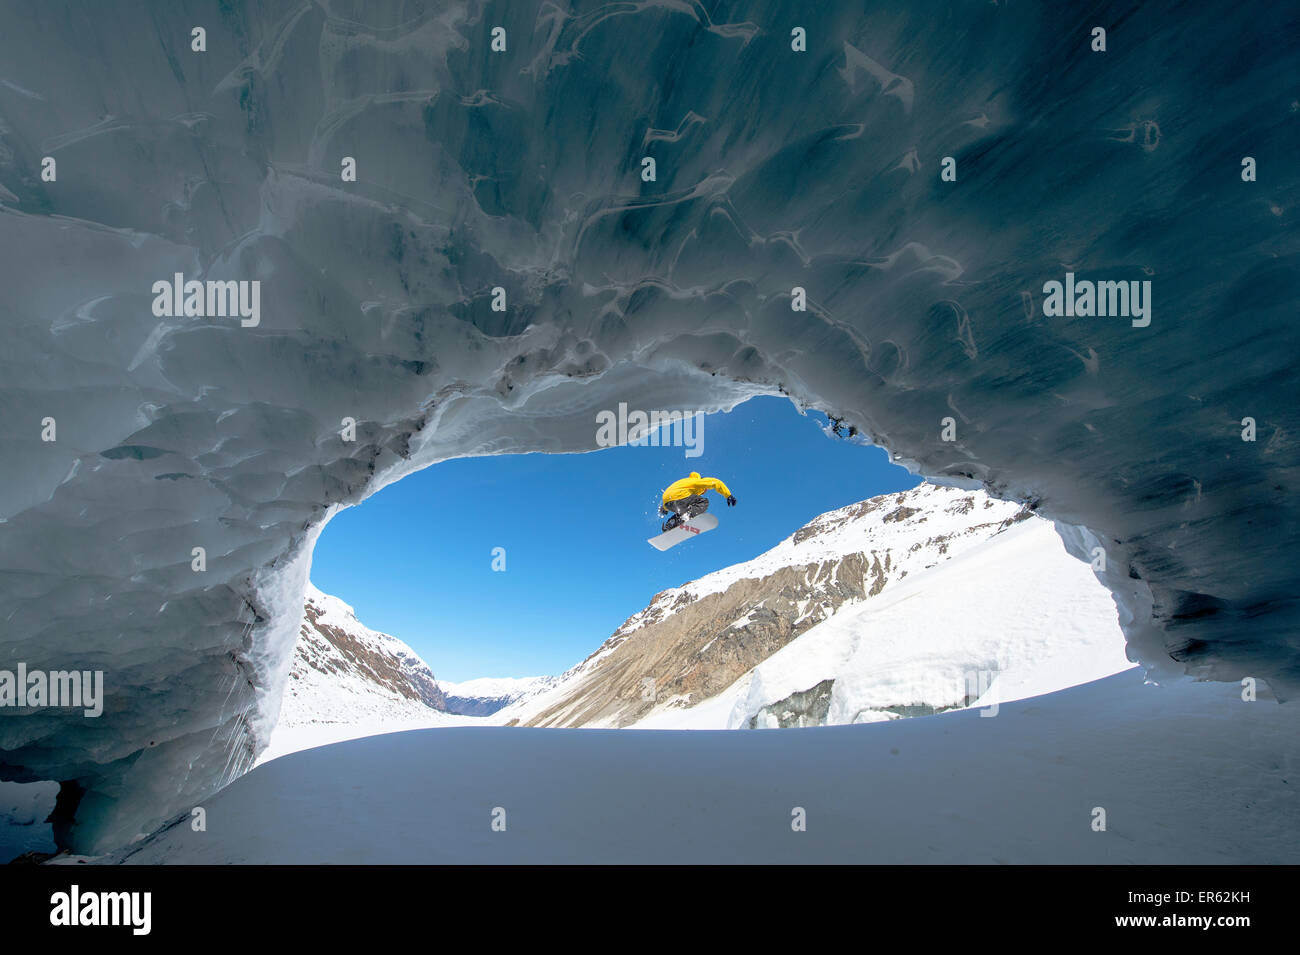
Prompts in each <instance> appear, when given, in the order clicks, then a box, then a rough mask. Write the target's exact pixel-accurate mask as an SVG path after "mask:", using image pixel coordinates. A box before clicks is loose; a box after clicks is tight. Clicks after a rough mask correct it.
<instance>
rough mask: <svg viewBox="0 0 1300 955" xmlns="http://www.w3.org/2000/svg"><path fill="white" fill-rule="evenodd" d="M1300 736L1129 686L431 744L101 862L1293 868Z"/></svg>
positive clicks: (303, 776) (283, 769)
mask: <svg viewBox="0 0 1300 955" xmlns="http://www.w3.org/2000/svg"><path fill="white" fill-rule="evenodd" d="M1298 720H1300V715H1298V713H1297V710H1296V709H1295V707H1294V706H1293V705H1289V704H1284V705H1280V706H1279V705H1277V704H1276V703H1275V702H1272V701H1270V700H1259V701H1256V702H1250V703H1247V702H1243V701H1242V699H1241V697H1240V688H1239V687H1236V686H1233V685H1229V684H1205V683H1200V684H1198V683H1192V682H1190V681H1186V680H1182V681H1178V682H1177V683H1175V684H1173V685H1169V686H1156V685H1151V684H1147V685H1144V684H1143V681H1142V677H1141V675H1140V674H1139V673H1137V672H1128V673H1121V674H1117V675H1115V676H1111V677H1107V678H1106V679H1103V680H1100V681H1098V682H1095V683H1089V684H1085V685H1083V686H1079V687H1074V688H1072V689H1069V690H1064V691H1062V692H1059V693H1054V694H1051V695H1050V696H1044V697H1035V698H1033V699H1029V700H1021V701H1017V702H1013V703H1008V704H1005V705H1003V706H1002V707H1001V708H1000V710H999V712H998V714H997V715H996V716H995V717H992V718H987V717H982V716H980V714H979V713H978V712H976V711H974V710H961V711H955V712H950V713H944V714H940V715H938V716H930V717H921V718H917V719H907V720H898V721H893V722H888V723H874V724H866V725H858V726H829V727H815V728H811V729H797V730H789V731H786V732H774V733H730V732H697V733H681V732H677V733H674V732H663V731H645V730H618V731H616V730H563V729H560V730H556V729H518V728H485V729H474V730H468V729H439V730H419V731H415V732H410V733H396V734H390V735H386V736H378V737H373V738H371V739H364V740H356V741H353V742H350V743H341V744H338V745H335V746H328V747H324V748H322V749H314V750H310V751H308V752H302V753H295V754H293V755H291V756H288V757H285V758H284V759H278V760H276V761H275V762H272V763H268V764H265V765H262V766H259V767H258V768H257V769H255V770H253V771H252V772H251V773H249V774H248V775H246V776H244V777H243V778H241V779H239V780H237V781H236V782H234V783H233V784H232V785H230V786H229V787H228V788H227V789H225V790H224V791H222V792H221V793H218V794H217V795H216V796H214V797H212V798H211V799H209V800H208V801H206V802H205V804H204V805H205V806H206V808H207V810H208V823H209V824H208V831H207V832H205V833H195V832H192V831H191V829H190V827H189V826H188V825H187V824H185V818H184V817H182V818H181V820H180V822H179V823H178V824H176V825H173V826H171V827H170V828H168V829H166V830H164V831H162V832H161V833H159V834H157V835H155V836H153V837H151V838H149V839H147V840H145V841H144V842H142V843H139V844H137V845H136V846H133V847H131V848H130V849H128V850H125V851H124V852H123V853H119V854H117V855H115V856H114V857H112V858H111V859H109V860H105V861H116V860H119V859H124V861H126V862H129V863H142V864H153V863H204V864H228V863H272V862H275V863H320V862H361V863H369V862H382V863H488V862H592V863H609V862H613V863H661V862H664V863H667V862H731V863H735V862H740V863H774V862H878V863H948V862H954V863H1253V864H1258V863H1278V862H1280V863H1291V864H1295V863H1300V842H1297V840H1296V839H1295V833H1296V832H1297V831H1300V800H1297V799H1296V797H1295V790H1296V786H1297V785H1298V784H1300V778H1297V770H1298V769H1300V732H1298V730H1300V723H1298ZM496 807H500V808H501V809H504V810H505V813H506V816H505V818H506V831H504V832H498V831H493V829H492V828H491V823H492V813H493V810H494V809H495V808H496ZM796 807H802V808H803V809H804V810H805V812H806V816H807V829H806V831H805V832H794V831H792V828H791V820H792V813H793V810H794V809H795V808H796ZM1097 808H1101V809H1104V810H1105V814H1106V816H1105V819H1106V830H1105V831H1104V832H1097V831H1093V828H1092V822H1093V819H1094V814H1095V813H1094V810H1095V809H1097ZM67 861H71V860H67Z"/></svg>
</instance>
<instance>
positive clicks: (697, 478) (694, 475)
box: [691, 471, 700, 481]
mask: <svg viewBox="0 0 1300 955" xmlns="http://www.w3.org/2000/svg"><path fill="white" fill-rule="evenodd" d="M691 477H693V478H694V479H695V480H697V481H698V480H699V479H700V472H699V471H692V472H691Z"/></svg>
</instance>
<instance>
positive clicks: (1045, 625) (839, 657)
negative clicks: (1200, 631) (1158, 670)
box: [637, 520, 1133, 729]
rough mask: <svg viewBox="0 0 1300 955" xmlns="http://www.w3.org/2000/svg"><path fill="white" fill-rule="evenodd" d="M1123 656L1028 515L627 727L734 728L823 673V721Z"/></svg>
mask: <svg viewBox="0 0 1300 955" xmlns="http://www.w3.org/2000/svg"><path fill="white" fill-rule="evenodd" d="M1132 665H1133V664H1132V663H1131V662H1130V661H1129V660H1128V658H1127V657H1126V656H1125V655H1124V639H1123V634H1122V633H1121V632H1120V629H1119V624H1118V622H1117V620H1116V613H1115V604H1114V601H1113V600H1112V599H1111V596H1110V594H1109V593H1107V592H1106V591H1105V589H1104V588H1102V587H1101V586H1100V585H1099V584H1098V583H1097V580H1096V578H1095V577H1093V575H1092V572H1091V570H1090V569H1089V567H1088V565H1087V564H1084V563H1082V562H1081V561H1078V560H1075V559H1074V558H1073V557H1070V556H1069V555H1068V554H1066V553H1065V549H1064V547H1063V546H1062V545H1061V539H1060V537H1059V536H1058V535H1057V533H1056V531H1055V530H1054V529H1053V528H1052V526H1051V524H1049V523H1047V522H1046V521H1039V520H1029V521H1024V522H1022V523H1020V524H1017V525H1015V526H1013V527H1011V528H1009V529H1007V530H1005V531H1003V532H1002V533H1001V534H998V535H997V536H996V537H993V538H992V539H990V540H988V541H982V542H980V544H979V546H978V547H976V548H974V549H972V550H970V551H967V552H965V553H962V554H959V555H957V556H955V557H953V558H951V559H950V560H949V561H947V562H946V563H942V564H939V565H937V566H935V567H932V568H929V569H927V570H924V571H922V572H920V573H916V574H912V575H909V576H908V577H907V578H906V579H905V580H902V581H898V582H896V583H893V584H891V585H890V586H889V587H887V588H885V590H884V591H883V592H882V593H881V594H880V595H879V596H878V597H875V598H872V599H870V600H865V601H861V602H859V603H857V604H851V605H848V606H845V607H843V608H841V609H840V611H839V612H838V613H836V614H834V615H833V616H831V617H830V618H829V619H827V620H825V621H823V622H822V623H819V624H817V625H816V626H815V627H813V628H812V629H811V630H809V631H808V632H807V633H804V634H803V635H802V636H800V637H799V638H798V639H796V640H794V641H793V642H791V643H790V644H789V645H787V646H785V647H783V648H782V649H780V650H778V651H777V652H776V653H774V654H773V655H772V656H770V657H768V658H767V659H766V660H764V661H763V662H762V663H760V664H759V665H758V666H757V667H755V668H754V670H753V671H752V673H750V674H746V675H745V676H744V677H742V678H741V679H740V680H738V681H737V682H736V683H735V684H733V685H732V686H731V687H730V688H728V690H727V691H726V692H725V693H723V694H720V695H719V696H716V697H714V698H712V699H711V700H706V701H701V702H700V703H699V704H698V705H697V706H694V707H691V708H690V709H685V710H683V709H681V708H679V707H674V706H671V705H668V706H664V707H661V708H660V709H659V710H658V711H657V712H655V713H652V714H651V715H650V716H648V717H646V718H644V719H642V720H641V721H639V722H638V723H637V726H638V727H640V728H647V729H650V728H658V727H662V728H678V729H693V728H698V729H737V728H743V727H746V726H748V725H750V721H751V720H752V719H755V718H756V717H758V716H759V715H760V711H761V710H763V708H764V707H766V706H770V705H771V704H773V703H776V702H777V701H779V700H783V699H785V698H787V697H789V696H790V695H791V694H792V693H796V692H799V691H804V690H807V689H809V688H810V687H813V686H816V685H817V684H818V683H820V682H821V681H823V680H827V679H834V681H835V682H834V685H833V688H832V692H831V700H830V707H829V711H828V712H827V714H826V722H827V723H831V724H840V723H856V722H871V721H875V720H885V719H897V718H898V715H897V714H896V713H894V712H891V711H887V710H885V709H884V708H885V707H889V706H905V705H908V704H911V703H918V702H922V701H926V702H929V703H930V704H931V705H934V704H936V703H937V704H940V705H948V706H964V705H967V704H968V702H969V704H970V705H974V706H980V707H983V706H987V705H989V704H991V703H994V702H1006V701H1009V700H1017V699H1023V698H1024V697H1027V696H1036V695H1038V694H1041V693H1048V692H1052V691H1054V690H1059V689H1062V688H1064V687H1069V686H1073V685H1076V684H1079V683H1086V682H1088V681H1091V680H1096V679H1099V678H1101V677H1103V676H1109V675H1110V674H1112V673H1118V672H1120V671H1121V670H1126V669H1128V668H1130V667H1131V666H1132ZM968 694H969V701H968V699H967V696H968ZM757 725H758V726H760V727H762V726H771V725H774V722H773V721H772V720H771V719H770V717H769V718H768V719H767V720H766V721H764V720H762V719H760V720H759V722H758V723H757Z"/></svg>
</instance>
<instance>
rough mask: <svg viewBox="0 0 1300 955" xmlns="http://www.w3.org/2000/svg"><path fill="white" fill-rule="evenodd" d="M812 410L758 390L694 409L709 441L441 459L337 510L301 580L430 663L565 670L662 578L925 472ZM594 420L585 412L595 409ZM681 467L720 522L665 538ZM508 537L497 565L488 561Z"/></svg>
mask: <svg viewBox="0 0 1300 955" xmlns="http://www.w3.org/2000/svg"><path fill="white" fill-rule="evenodd" d="M826 423H827V422H826V418H825V417H824V416H823V415H820V414H816V413H809V414H808V415H806V416H803V415H800V414H799V413H798V412H797V411H796V410H795V409H794V406H793V405H792V404H791V403H790V402H789V401H787V400H785V399H784V398H754V399H751V400H750V401H747V402H745V403H744V404H742V405H740V406H739V407H738V408H736V409H735V410H734V411H732V412H731V413H730V414H714V415H709V416H708V417H707V418H705V419H704V431H703V437H704V441H703V452H704V453H703V454H702V455H700V456H698V457H692V458H687V457H685V454H684V450H683V449H682V448H680V447H677V448H654V447H617V448H609V449H607V450H603V451H593V452H590V453H587V454H525V455H500V456H496V457H480V458H465V459H458V460H454V461H446V462H443V463H441V464H436V465H434V466H433V467H431V468H426V469H425V470H424V471H421V472H420V473H418V474H412V475H410V476H409V477H407V478H405V479H403V480H401V481H399V482H397V483H396V484H393V485H390V486H389V487H387V488H385V489H384V490H382V491H380V492H379V493H378V494H375V495H374V496H372V497H371V498H370V499H368V500H367V501H365V502H364V503H363V504H361V505H359V506H357V507H353V508H350V509H348V510H346V511H343V512H342V513H340V514H338V515H337V516H336V517H335V518H334V519H333V520H332V521H330V523H329V525H328V526H327V527H326V528H325V531H324V532H323V533H322V534H321V537H320V540H319V542H318V543H317V546H316V552H315V557H314V560H313V566H312V573H311V577H312V581H313V583H315V584H316V586H317V587H319V588H320V589H321V590H323V591H325V592H326V593H330V594H334V595H335V596H337V597H339V598H340V599H342V600H344V601H346V602H347V603H350V604H351V605H352V606H353V607H354V608H355V609H356V611H357V617H358V618H359V619H360V620H361V621H362V623H364V624H366V626H368V627H371V628H373V629H376V630H382V631H384V632H386V633H391V634H393V635H394V636H396V637H400V638H401V639H402V640H405V641H406V642H407V643H409V644H410V645H411V646H412V647H413V648H414V649H415V651H416V652H417V653H419V654H420V655H421V656H422V657H424V659H425V660H426V661H427V662H428V664H429V666H431V667H432V668H433V671H434V673H435V674H436V675H437V676H438V678H439V679H443V680H451V681H461V680H468V679H472V678H474V677H484V676H536V675H539V674H550V673H560V672H562V671H563V670H565V669H567V668H568V667H570V666H572V665H573V664H575V663H577V662H579V661H580V660H581V659H582V658H583V657H585V656H587V654H589V653H590V652H591V651H592V650H594V649H596V647H598V646H599V645H600V644H601V643H602V642H603V641H604V640H605V638H606V637H608V636H609V635H610V634H611V633H613V631H614V630H616V629H617V628H618V626H619V625H620V624H621V623H622V622H623V621H624V620H625V619H627V618H628V617H629V616H631V615H632V614H634V613H636V612H637V611H638V610H640V609H642V608H643V607H644V606H645V605H646V604H647V603H648V602H649V601H650V598H651V597H653V596H654V595H655V594H656V593H658V592H659V591H661V590H665V589H667V588H669V587H676V586H678V585H680V584H682V583H684V582H686V581H688V580H692V579H694V578H697V577H702V576H703V575H705V574H707V573H709V572H710V571H713V570H717V569H718V568H720V567H725V566H727V565H729V564H734V563H738V562H740V561H744V560H749V559H750V558H752V557H756V556H758V555H759V554H761V553H762V552H763V551H765V550H767V549H768V548H770V547H772V546H773V545H775V544H776V543H778V542H779V541H780V540H781V539H782V538H784V537H787V536H789V535H790V534H791V533H792V532H794V531H795V530H796V529H797V528H799V527H801V526H802V525H804V524H806V523H807V522H808V521H809V520H810V519H811V518H813V517H815V516H817V515H818V514H821V513H822V512H824V511H828V510H831V509H833V508H836V507H842V506H844V505H845V504H851V503H853V502H855V501H860V500H862V499H864V498H868V497H872V496H873V495H876V494H883V493H886V492H888V491H897V490H902V489H904V488H910V487H913V486H915V485H916V484H917V483H918V479H917V478H916V477H914V476H913V475H911V474H909V473H908V472H907V471H906V470H904V469H903V468H900V467H898V466H896V465H893V464H891V463H889V460H888V456H887V455H886V453H885V452H884V451H883V450H882V449H880V448H876V447H871V446H867V445H863V444H859V443H855V442H851V441H848V440H843V439H837V438H831V437H829V436H828V435H827V434H826V433H825V432H824V431H823V428H824V427H825V425H826ZM593 427H594V425H593ZM691 471H699V472H700V473H701V474H703V475H705V476H712V477H718V478H721V479H722V480H723V481H725V482H726V483H727V485H728V486H730V488H731V490H732V492H733V493H734V494H735V495H736V499H737V501H738V506H736V507H734V508H729V507H727V506H726V502H725V501H724V500H723V499H722V498H721V497H719V496H718V495H716V494H714V493H712V492H710V493H709V495H708V496H709V498H710V505H709V513H711V514H716V515H717V516H718V518H719V521H720V523H719V526H718V528H717V530H714V531H711V532H709V533H708V534H704V535H701V536H700V537H698V538H695V539H693V540H690V541H687V542H686V543H683V544H680V545H678V546H677V547H675V548H674V549H672V550H670V551H667V552H664V553H660V552H659V551H657V550H655V549H654V548H652V547H651V546H650V545H649V544H647V543H646V539H647V538H649V537H651V536H653V535H654V534H657V533H659V524H660V522H661V521H662V520H663V518H661V517H659V516H658V514H657V509H658V507H659V500H660V497H659V495H660V492H661V491H662V490H663V488H664V487H666V486H667V485H668V484H670V483H672V482H673V481H675V480H676V479H678V478H680V477H685V476H686V475H687V474H689V473H690V472H691ZM495 547H504V548H505V562H506V569H505V570H504V571H494V570H493V569H492V550H493V548H495Z"/></svg>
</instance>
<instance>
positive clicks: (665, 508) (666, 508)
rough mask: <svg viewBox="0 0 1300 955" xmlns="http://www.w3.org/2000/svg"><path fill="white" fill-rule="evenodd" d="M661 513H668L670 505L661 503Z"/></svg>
mask: <svg viewBox="0 0 1300 955" xmlns="http://www.w3.org/2000/svg"><path fill="white" fill-rule="evenodd" d="M659 513H660V514H667V513H668V505H667V504H660V505H659Z"/></svg>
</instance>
